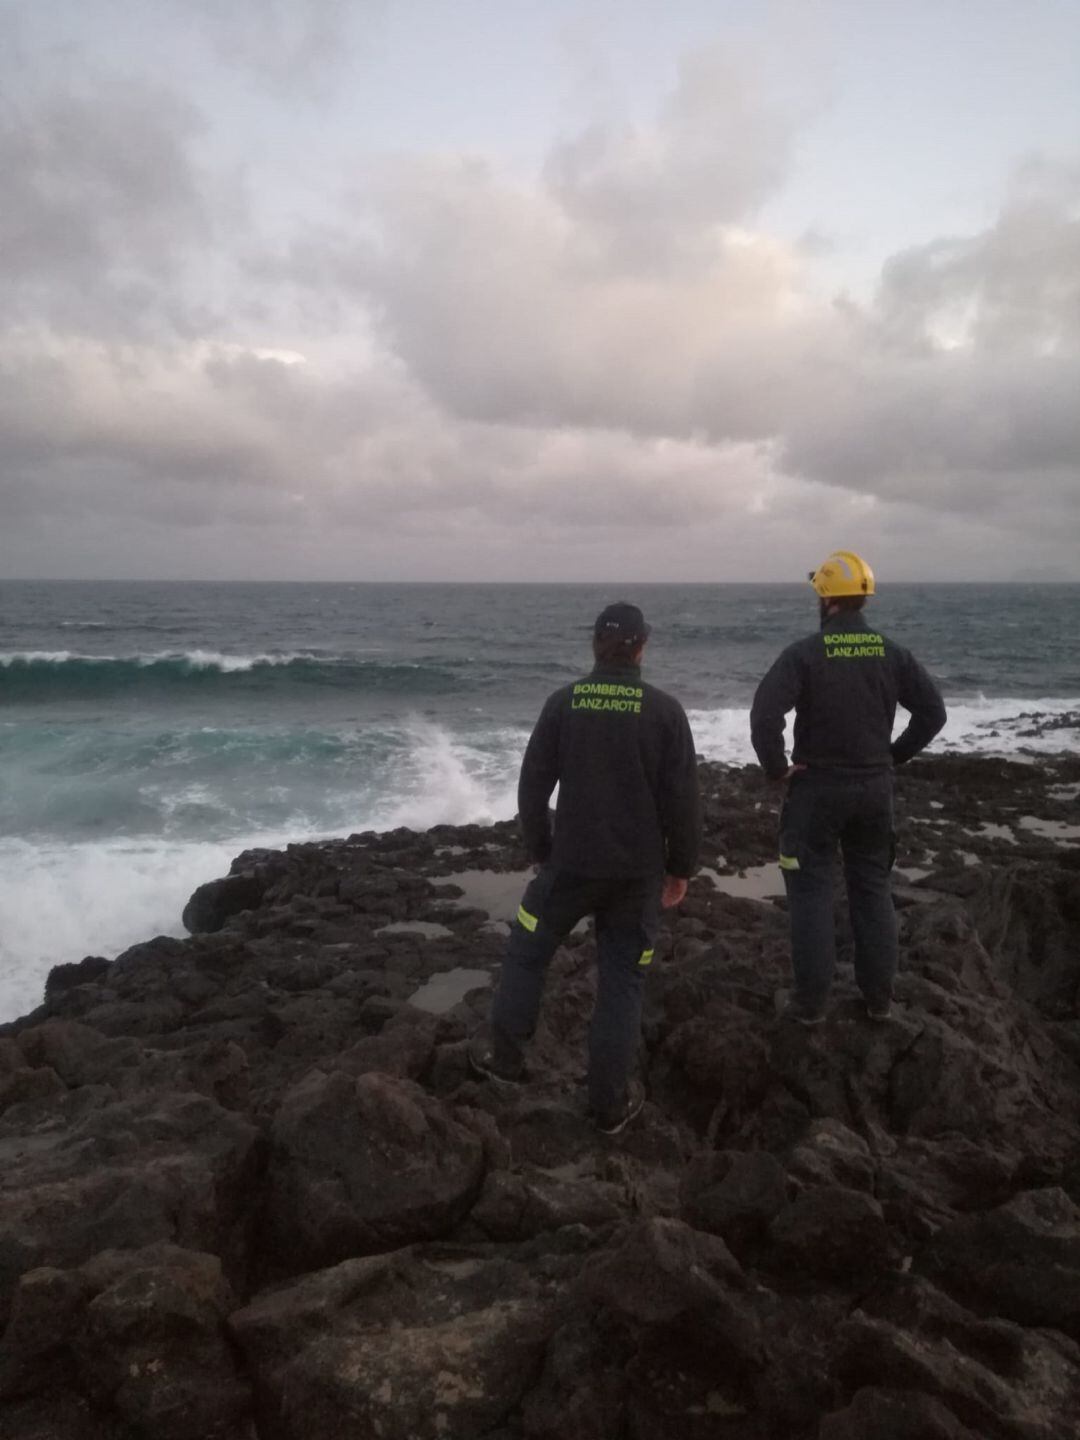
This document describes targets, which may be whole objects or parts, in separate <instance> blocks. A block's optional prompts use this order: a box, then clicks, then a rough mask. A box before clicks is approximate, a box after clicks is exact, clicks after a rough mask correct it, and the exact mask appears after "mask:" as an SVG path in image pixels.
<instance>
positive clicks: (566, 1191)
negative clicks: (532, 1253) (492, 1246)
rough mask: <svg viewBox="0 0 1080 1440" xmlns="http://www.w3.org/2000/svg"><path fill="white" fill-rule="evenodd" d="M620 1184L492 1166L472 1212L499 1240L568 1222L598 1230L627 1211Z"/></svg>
mask: <svg viewBox="0 0 1080 1440" xmlns="http://www.w3.org/2000/svg"><path fill="white" fill-rule="evenodd" d="M621 1199H622V1196H621V1193H620V1190H619V1187H618V1186H616V1185H613V1184H611V1183H610V1182H607V1181H602V1180H585V1179H559V1178H556V1177H553V1176H549V1175H545V1174H543V1173H542V1172H540V1171H535V1172H532V1173H530V1174H525V1175H512V1174H509V1173H508V1172H507V1171H503V1170H496V1171H492V1172H491V1173H490V1174H489V1175H488V1177H487V1180H486V1181H485V1184H484V1189H483V1192H482V1194H481V1196H480V1198H479V1200H478V1201H477V1202H476V1205H475V1206H474V1207H473V1210H472V1215H471V1218H472V1220H473V1221H474V1223H475V1224H477V1225H479V1226H480V1228H481V1230H483V1231H484V1233H485V1234H486V1235H490V1236H491V1238H492V1239H493V1240H521V1239H526V1238H527V1237H528V1236H530V1235H538V1234H539V1233H540V1232H541V1231H544V1230H558V1229H560V1228H561V1227H562V1226H564V1225H582V1226H585V1227H586V1228H587V1229H590V1230H596V1229H603V1228H605V1227H611V1226H613V1225H615V1224H617V1223H618V1221H619V1220H620V1219H622V1216H623V1207H622V1205H621V1204H620V1201H621Z"/></svg>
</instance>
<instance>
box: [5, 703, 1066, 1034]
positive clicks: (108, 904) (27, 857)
mask: <svg viewBox="0 0 1080 1440" xmlns="http://www.w3.org/2000/svg"><path fill="white" fill-rule="evenodd" d="M1076 709H1080V701H1067V700H1038V701H1026V700H1011V699H1010V700H1000V699H999V700H994V699H979V700H967V701H964V702H962V703H954V704H952V705H951V706H950V713H949V723H948V725H947V727H946V730H945V733H944V735H943V736H942V737H940V738H939V739H938V740H936V741H935V742H934V747H933V748H934V750H935V751H942V750H960V751H967V752H986V753H996V754H1015V753H1017V752H1018V751H1019V750H1021V749H1027V750H1034V751H1041V752H1054V751H1060V750H1063V749H1067V748H1072V747H1074V746H1075V745H1076V743H1077V736H1076V733H1075V732H1074V731H1067V730H1057V731H1050V732H1049V733H1048V734H1046V735H1045V736H1042V737H1035V738H1033V737H1030V736H1024V735H1021V734H1019V733H1018V732H1019V731H1022V730H1024V729H1027V728H1029V727H1028V724H1027V722H1026V721H1024V720H1023V719H1022V718H1021V717H1023V716H1030V715H1031V714H1033V713H1040V714H1043V715H1051V716H1052V715H1062V714H1064V713H1066V712H1067V711H1070V710H1076ZM900 718H901V721H902V718H903V717H902V716H901V717H900ZM690 721H691V725H692V727H693V730H694V736H695V740H696V742H697V747H698V750H699V752H700V753H702V754H703V755H705V756H706V757H707V758H708V759H713V760H723V761H727V762H729V763H744V762H747V761H750V760H752V759H753V755H752V751H751V749H750V740H749V712H748V710H747V709H745V708H737V707H729V708H720V709H713V710H695V711H693V712H691V714H690ZM789 738H790V731H789ZM526 739H527V732H526V731H524V730H521V729H518V728H510V727H505V728H493V729H490V730H487V731H485V732H483V733H478V734H474V735H469V736H462V735H455V734H452V733H450V732H448V731H447V730H445V729H443V728H440V727H439V726H436V725H433V724H430V723H427V722H424V721H421V720H412V721H410V722H409V723H408V725H407V726H406V727H405V728H404V730H403V731H401V732H400V733H399V734H398V737H397V740H398V744H397V748H396V750H395V751H394V752H393V753H392V754H390V755H388V756H387V758H386V759H385V761H384V762H383V764H382V766H381V768H380V769H379V770H378V771H376V772H374V773H371V774H367V775H364V776H360V775H358V776H357V777H356V778H357V784H356V789H355V791H353V792H352V793H349V792H348V791H343V790H342V789H340V788H332V787H331V786H330V785H329V784H327V786H326V787H325V793H324V794H323V798H322V799H321V800H319V799H317V798H314V799H313V798H312V792H311V791H309V793H308V799H307V800H306V801H305V802H304V808H303V811H301V810H299V809H296V810H294V812H293V813H292V815H291V817H290V818H288V819H287V820H286V821H285V822H284V823H283V824H282V827H281V829H280V830H275V832H274V833H273V834H269V833H267V832H266V831H265V830H264V829H260V827H259V826H258V824H257V823H253V824H252V825H251V826H250V828H248V827H247V826H245V824H244V821H243V818H242V815H240V814H237V813H236V812H235V811H232V815H233V820H232V823H233V824H234V825H235V829H234V830H233V833H231V834H229V835H223V836H221V837H220V838H215V839H212V840H209V839H208V840H206V841H192V840H186V839H180V838H175V839H168V838H165V837H157V838H154V837H146V838H138V839H132V838H125V837H113V838H108V839H101V840H94V841H77V842H74V843H64V842H62V841H59V840H40V841H38V840H30V839H11V838H7V839H0V1018H10V1017H12V1016H14V1015H16V1014H19V1013H21V1012H23V1011H25V1010H28V1009H31V1008H33V1007H34V1006H35V1005H37V1004H39V1003H40V1001H41V998H42V993H43V985H44V981H45V977H46V975H47V973H48V971H49V969H50V968H51V967H52V966H53V965H56V964H60V963H63V962H67V961H73V960H80V959H81V958H82V957H83V956H84V955H89V954H101V955H106V956H108V957H110V958H111V957H113V956H115V955H116V954H118V953H119V952H120V951H121V950H123V949H125V948H126V947H127V946H128V945H132V944H135V943H136V942H138V941H141V940H145V939H147V938H149V937H150V936H153V935H156V934H171V935H179V934H182V933H183V931H182V927H181V923H180V914H181V911H182V909H183V906H184V903H185V902H186V900H187V898H188V896H189V895H190V894H191V892H192V891H193V890H194V889H195V888H196V886H197V885H200V884H202V883H203V882H204V881H206V880H210V879H213V878H214V877H215V876H218V875H223V874H225V872H226V871H227V869H228V866H229V864H230V862H231V861H232V859H233V857H234V856H235V855H237V854H238V853H239V852H240V851H241V850H245V849H248V848H249V847H251V846H254V845H268V846H278V845H282V844H285V843H286V842H288V841H295V840H304V839H315V838H320V837H324V836H327V835H333V834H345V833H348V832H349V831H350V830H365V829H375V830H384V829H393V828H395V827H397V826H400V825H407V826H409V827H411V828H413V829H417V830H423V829H427V828H428V827H429V826H431V825H436V824H440V823H449V824H468V823H480V824H483V823H487V822H489V821H492V820H503V819H508V818H510V817H511V816H512V815H513V814H514V812H515V809H516V784H517V772H518V767H519V765H520V762H521V756H522V753H523V751H524V748H525V741H526ZM214 798H215V797H214V796H213V794H212V793H211V791H210V790H209V789H208V788H206V786H204V785H203V784H202V783H201V782H192V781H191V779H190V777H187V778H185V781H184V787H183V789H182V790H179V789H178V791H177V794H176V795H175V797H174V806H173V808H174V809H175V808H177V807H179V806H181V805H185V804H188V805H190V804H196V803H198V804H202V803H206V802H207V801H208V800H212V799H214ZM235 798H236V797H235V795H234V794H232V795H221V796H217V797H216V799H217V803H218V810H219V813H229V811H230V810H231V808H232V807H231V806H226V804H225V802H226V800H232V799H235ZM168 809H169V807H168V806H167V805H166V806H164V810H165V812H168ZM275 823H276V822H275Z"/></svg>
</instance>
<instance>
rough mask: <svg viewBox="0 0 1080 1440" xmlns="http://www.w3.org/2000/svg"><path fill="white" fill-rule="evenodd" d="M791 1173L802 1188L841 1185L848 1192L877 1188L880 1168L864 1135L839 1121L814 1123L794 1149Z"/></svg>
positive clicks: (790, 1160)
mask: <svg viewBox="0 0 1080 1440" xmlns="http://www.w3.org/2000/svg"><path fill="white" fill-rule="evenodd" d="M787 1170H788V1174H789V1175H790V1176H791V1178H792V1179H793V1180H796V1181H798V1182H799V1184H801V1185H809V1186H814V1185H841V1186H844V1187H845V1188H846V1189H848V1190H870V1191H872V1190H873V1188H874V1177H875V1173H876V1170H877V1166H876V1164H875V1162H874V1157H873V1156H872V1155H871V1153H870V1147H869V1145H867V1143H866V1141H865V1140H864V1139H863V1138H862V1136H861V1135H856V1134H855V1132H854V1131H853V1130H851V1129H849V1128H848V1126H846V1125H841V1124H840V1122H839V1121H838V1120H832V1119H825V1120H814V1121H812V1122H811V1124H810V1126H809V1127H808V1129H807V1132H806V1134H805V1135H804V1136H803V1138H802V1139H801V1140H800V1141H799V1143H798V1144H797V1145H796V1146H795V1147H794V1149H793V1150H792V1152H791V1154H790V1156H789V1157H788V1162H787Z"/></svg>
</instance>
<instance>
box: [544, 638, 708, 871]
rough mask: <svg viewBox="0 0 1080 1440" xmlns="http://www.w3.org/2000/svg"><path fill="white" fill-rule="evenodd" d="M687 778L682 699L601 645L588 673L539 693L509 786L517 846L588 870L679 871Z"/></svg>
mask: <svg viewBox="0 0 1080 1440" xmlns="http://www.w3.org/2000/svg"><path fill="white" fill-rule="evenodd" d="M556 781H557V782H558V785H559V798H558V802H557V805H556V811H555V826H554V834H553V835H552V833H551V830H550V828H549V827H550V822H549V815H548V808H547V807H548V801H549V798H550V796H551V792H552V790H553V789H554V786H555V782H556ZM696 787H697V771H696V766H695V757H694V750H693V741H692V739H691V736H690V730H689V726H688V725H687V722H686V716H685V714H684V712H683V709H682V706H681V705H680V704H679V703H678V701H677V700H675V699H673V698H672V697H671V696H670V695H667V694H665V692H664V691H663V690H659V689H657V688H656V686H654V685H649V684H647V683H646V682H645V681H643V680H642V678H641V671H640V668H639V667H638V666H637V665H635V664H634V663H633V662H632V660H631V659H629V658H628V657H626V656H619V655H618V654H607V655H604V654H603V653H602V654H601V657H600V658H598V660H597V664H596V666H595V668H594V669H593V670H592V671H591V672H590V673H589V674H588V675H586V676H584V677H582V679H580V680H577V681H575V682H574V683H573V684H570V685H565V686H563V687H562V688H561V689H559V690H556V691H555V693H554V694H553V695H551V696H550V697H549V699H548V701H547V704H546V705H545V706H544V709H543V711H542V712H541V716H540V720H539V721H538V723H537V726H536V728H535V730H534V731H533V734H532V738H531V739H530V741H529V745H528V748H527V750H526V752H525V759H524V761H523V763H522V768H521V778H520V782H519V786H518V811H519V814H520V815H521V822H522V827H523V829H524V833H525V843H526V848H527V849H528V851H529V853H530V856H532V857H533V858H534V859H543V860H550V863H551V864H552V865H554V866H555V867H556V869H559V870H569V871H572V872H574V873H575V874H578V875H586V876H590V877H594V878H616V877H623V878H629V877H631V876H643V875H655V874H658V873H660V872H662V871H663V870H664V869H667V870H668V871H669V872H670V873H672V874H675V875H689V874H690V872H691V870H692V868H693V865H694V860H695V857H696V851H697V833H696V832H697V806H696Z"/></svg>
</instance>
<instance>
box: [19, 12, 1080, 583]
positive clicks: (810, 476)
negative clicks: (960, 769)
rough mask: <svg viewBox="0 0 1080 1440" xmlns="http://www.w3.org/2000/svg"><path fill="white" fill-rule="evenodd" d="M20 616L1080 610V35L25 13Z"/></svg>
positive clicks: (729, 19) (985, 28)
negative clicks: (1068, 584) (156, 604)
mask: <svg viewBox="0 0 1080 1440" xmlns="http://www.w3.org/2000/svg"><path fill="white" fill-rule="evenodd" d="M0 182H2V185H0V577H3V576H7V577H14V576H57V577H64V576H73V577H142V576H147V577H155V578H157V577H181V578H182V577H192V578H204V577H205V578H215V579H217V578H221V579H229V578H237V579H246V578H255V579H276V578H287V579H399V578H400V579H491V580H499V579H529V580H544V579H551V580H575V579H583V580H584V579H590V580H627V581H632V580H678V579H683V578H685V579H690V580H711V579H717V580H725V579H731V580H752V579H765V580H776V579H792V578H801V577H802V576H803V575H804V574H805V572H806V570H807V569H808V568H811V567H812V566H813V565H815V564H817V563H818V562H819V561H820V560H821V559H822V558H824V555H825V553H827V552H828V551H829V550H830V549H833V548H835V547H845V548H855V549H858V550H861V551H863V552H864V553H865V554H866V555H867V556H868V558H869V559H870V560H871V562H872V563H873V565H874V566H875V569H876V570H877V572H878V575H879V578H880V579H889V578H895V579H935V578H952V577H955V578H958V579H978V578H984V577H985V578H989V579H1014V578H1024V579H1028V578H1046V579H1071V580H1080V5H1078V4H1076V3H1075V0H906V3H904V4H899V3H893V0H791V3H787V4H784V3H778V4H768V3H762V0H667V3H665V4H662V5H661V4H659V3H657V0H453V3H450V0H48V3H43V0H0Z"/></svg>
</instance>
